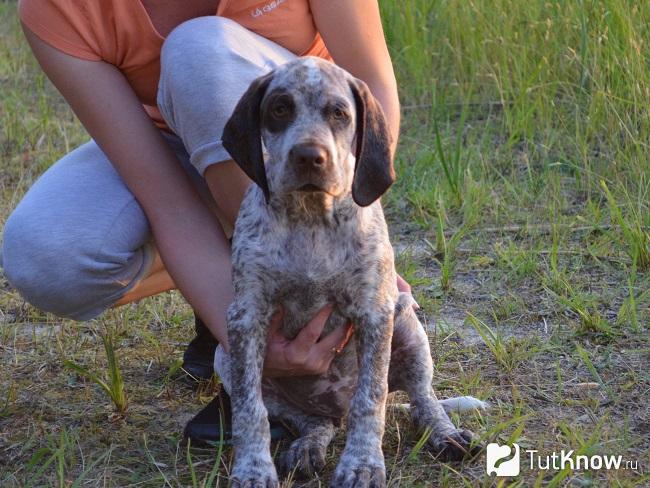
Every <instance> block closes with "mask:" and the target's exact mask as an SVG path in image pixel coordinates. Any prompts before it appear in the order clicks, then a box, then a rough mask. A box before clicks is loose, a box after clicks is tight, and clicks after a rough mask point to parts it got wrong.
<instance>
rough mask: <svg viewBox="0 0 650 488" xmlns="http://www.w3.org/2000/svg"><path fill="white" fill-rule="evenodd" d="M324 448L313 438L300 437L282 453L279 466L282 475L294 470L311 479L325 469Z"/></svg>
mask: <svg viewBox="0 0 650 488" xmlns="http://www.w3.org/2000/svg"><path fill="white" fill-rule="evenodd" d="M325 451H326V448H325V447H323V446H322V445H321V443H319V442H318V440H317V439H314V438H313V437H309V436H305V437H300V438H298V439H296V440H295V441H293V442H292V443H291V446H289V449H287V450H286V451H285V452H284V453H282V457H281V460H280V466H281V468H282V471H283V472H284V473H289V472H291V471H293V470H294V469H295V470H297V472H298V473H300V474H301V475H303V476H305V477H310V478H311V477H313V476H314V475H315V474H317V473H320V472H321V471H322V470H323V468H324V467H325Z"/></svg>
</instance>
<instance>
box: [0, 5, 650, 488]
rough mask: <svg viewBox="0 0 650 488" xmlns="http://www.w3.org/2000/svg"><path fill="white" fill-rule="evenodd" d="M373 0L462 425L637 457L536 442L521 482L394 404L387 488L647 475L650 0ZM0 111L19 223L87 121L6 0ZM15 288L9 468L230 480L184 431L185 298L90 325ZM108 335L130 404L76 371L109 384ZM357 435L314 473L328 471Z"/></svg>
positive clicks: (136, 480) (41, 473) (417, 280)
mask: <svg viewBox="0 0 650 488" xmlns="http://www.w3.org/2000/svg"><path fill="white" fill-rule="evenodd" d="M381 6H382V13H383V18H384V23H385V28H386V34H387V37H388V40H389V44H390V48H391V52H392V55H393V61H394V64H395V67H396V70H397V74H398V78H399V85H400V90H401V100H402V105H403V130H402V136H401V144H400V148H399V151H398V157H397V167H398V176H399V181H398V183H397V184H396V185H395V187H394V188H393V189H392V191H391V192H390V194H389V195H388V196H387V197H386V198H385V199H384V205H385V208H386V212H387V216H388V219H389V222H390V227H391V232H392V239H393V243H394V245H395V248H396V250H397V255H398V258H397V264H398V268H399V270H400V271H401V272H402V274H403V275H404V276H405V277H406V278H407V280H409V281H410V282H411V283H412V284H413V285H414V290H415V295H416V298H417V300H418V302H419V303H420V305H421V306H422V310H421V318H422V319H423V321H424V322H426V324H427V325H428V326H429V327H430V331H431V344H432V352H433V355H434V361H435V364H436V366H437V369H436V374H435V380H436V388H437V391H438V393H439V395H440V396H442V397H447V396H453V395H458V394H469V395H474V396H477V397H479V398H481V399H485V400H487V401H489V402H490V404H491V405H492V408H491V409H490V410H489V411H487V412H486V413H483V414H475V415H469V416H464V417H462V418H460V419H459V418H456V419H455V421H457V422H460V423H461V424H462V425H463V426H464V427H467V428H470V429H473V430H474V431H475V432H477V433H478V434H479V435H481V437H482V438H483V440H484V441H485V442H486V443H487V442H501V443H504V442H517V443H519V444H520V446H521V448H522V449H537V450H538V451H539V453H540V454H541V455H544V456H545V455H547V454H551V453H552V452H553V451H555V452H558V453H559V452H560V450H562V449H563V450H565V451H568V450H571V449H573V450H574V451H575V453H576V454H587V455H593V454H608V455H621V456H622V457H623V459H625V460H630V461H633V462H636V468H637V469H620V470H604V469H602V470H589V471H588V470H575V471H574V470H570V469H565V470H540V469H530V468H529V467H527V462H526V461H527V458H524V459H525V460H522V472H521V475H520V476H518V477H513V478H501V479H495V478H494V477H492V478H491V477H489V476H487V475H486V473H485V460H484V457H483V456H482V457H480V458H479V459H476V460H473V461H470V462H467V463H464V464H462V465H459V464H444V463H440V462H438V461H436V460H435V459H434V458H433V457H432V456H431V455H430V454H428V453H426V452H425V451H424V450H418V449H417V448H414V446H416V441H417V439H415V438H414V436H413V433H412V432H411V429H410V426H409V422H408V417H407V415H406V414H405V413H403V412H401V411H399V410H396V409H392V408H391V409H390V410H389V415H388V422H387V430H386V436H385V440H384V451H385V455H386V466H387V470H388V476H389V479H390V486H395V487H398V486H400V487H411V486H413V487H430V486H441V487H474V486H477V487H487V486H520V487H532V486H580V487H586V486H615V487H619V486H620V487H632V486H650V407H649V406H648V403H649V402H650V334H649V330H648V329H649V325H648V324H649V323H650V209H649V206H650V67H649V65H648V59H650V3H648V2H637V1H632V0H629V1H627V0H598V1H597V0H574V1H566V2H564V1H551V0H529V1H527V2H524V1H516V0H467V1H461V0H409V1H408V2H393V1H390V0H384V1H382V2H381ZM0 127H1V129H2V130H1V132H0V158H1V161H2V165H1V166H0V192H1V193H0V220H1V221H2V222H4V220H5V219H6V217H7V216H8V215H9V213H10V212H11V210H12V208H13V207H14V206H15V205H16V203H17V202H18V201H19V199H20V198H21V196H22V195H23V194H24V192H25V191H26V190H27V188H29V186H30V185H31V183H32V182H33V181H34V180H35V179H36V178H37V177H38V175H39V174H40V173H41V172H43V171H44V170H45V169H46V168H47V167H48V165H50V164H51V163H52V162H53V161H55V160H56V159H57V158H59V157H60V156H61V155H63V154H65V153H66V152H68V151H69V150H70V149H72V148H74V147H75V146H76V145H78V144H80V143H81V142H83V141H84V140H85V139H86V138H87V136H86V134H85V133H84V131H83V129H82V128H81V126H80V124H79V123H78V122H77V121H76V120H75V118H74V117H73V115H72V114H71V112H70V110H69V109H68V108H67V107H66V105H65V103H64V102H63V101H62V99H61V97H60V96H58V94H57V93H56V92H55V90H54V89H53V88H52V86H51V85H50V84H49V83H48V82H47V81H46V79H45V78H44V76H43V74H41V73H40V72H39V69H38V67H37V65H36V63H35V61H34V60H33V59H32V56H31V54H30V52H29V50H28V48H27V46H26V44H25V42H24V40H23V38H22V36H21V33H20V29H19V26H18V21H17V17H16V15H15V4H14V3H11V2H9V3H6V2H0ZM1 290H2V292H1V294H0V361H1V362H2V364H3V365H4V366H3V374H2V375H0V486H2V487H22V486H49V485H53V486H60V487H63V486H66V487H67V486H146V487H149V486H152V487H153V486H173V487H175V486H214V484H215V483H216V484H218V485H219V486H227V484H228V483H227V473H228V469H229V466H230V463H231V461H232V454H231V451H230V449H228V448H226V449H224V450H222V451H217V450H195V449H192V450H190V451H188V450H187V449H186V448H184V447H183V446H182V445H180V444H179V440H180V437H181V432H182V428H183V426H184V424H185V422H186V421H187V420H189V418H191V416H192V415H193V414H194V413H195V412H197V411H198V410H199V409H200V408H201V407H202V406H203V405H204V404H205V403H207V402H208V401H209V400H210V399H211V398H212V396H213V395H214V393H215V392H216V391H218V383H217V382H211V383H200V384H197V383H194V382H192V381H190V380H189V379H188V378H187V376H186V375H185V374H184V373H183V372H182V371H181V370H179V360H180V358H181V355H182V351H183V347H184V344H185V343H186V342H187V340H188V339H189V338H190V337H191V334H192V313H191V310H190V308H189V307H188V306H187V305H186V304H185V302H184V301H183V300H182V298H181V297H180V295H179V294H177V293H169V294H165V295H163V296H159V297H155V298H152V299H148V300H144V301H142V302H141V303H139V304H137V305H132V306H127V307H125V308H120V309H117V310H111V311H109V312H107V313H106V314H105V315H104V316H102V317H101V318H99V319H97V320H94V321H91V322H87V323H75V322H72V321H65V320H60V319H58V318H56V317H54V316H50V315H46V314H43V313H42V312H40V311H38V310H36V309H34V308H33V307H31V306H29V305H28V304H26V303H25V302H24V301H23V300H21V298H20V297H19V296H18V295H17V293H16V292H15V291H13V290H12V289H11V288H10V287H9V286H8V285H7V283H6V281H4V280H3V281H2V288H1ZM100 334H108V335H110V337H111V340H110V345H111V346H112V347H113V348H114V350H115V355H116V361H117V366H118V367H119V369H120V370H121V375H122V377H123V381H124V391H125V393H126V396H127V399H128V409H127V410H126V413H124V414H120V413H117V412H116V411H115V409H114V407H113V402H112V401H111V398H110V397H109V396H108V395H107V394H106V392H105V391H104V390H103V389H102V388H100V387H99V386H98V385H97V384H96V383H95V382H93V381H91V380H89V379H87V378H86V376H84V375H83V374H81V373H80V372H79V371H78V370H75V369H73V368H71V367H69V366H65V364H66V361H68V362H73V363H75V364H77V365H79V366H81V367H83V368H86V369H87V370H89V371H90V372H92V373H95V374H97V375H99V376H100V377H101V378H106V379H108V378H109V370H110V368H109V367H108V364H109V362H108V358H107V355H106V352H105V348H104V345H103V342H102V339H101V336H100ZM110 350H111V348H110V347H109V351H110ZM68 364H69V363H68ZM114 371H115V370H114ZM117 380H118V381H117V382H118V383H119V378H117ZM343 442H344V436H343V434H339V435H338V436H337V438H336V439H335V442H334V443H333V446H332V447H331V448H330V451H329V458H328V468H327V471H326V473H325V475H324V477H323V478H322V479H321V480H316V481H313V482H311V483H310V484H309V485H307V486H314V487H315V486H321V485H322V486H327V480H329V474H330V473H331V470H332V469H333V467H334V465H335V463H336V459H337V457H338V455H339V454H340V452H341V448H342V445H343ZM632 467H634V464H633V465H632ZM285 486H300V485H299V484H298V483H293V482H291V481H288V482H287V483H286V485H285Z"/></svg>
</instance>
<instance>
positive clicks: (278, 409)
mask: <svg viewBox="0 0 650 488" xmlns="http://www.w3.org/2000/svg"><path fill="white" fill-rule="evenodd" d="M264 405H265V406H266V408H267V410H268V412H269V417H270V418H273V419H277V420H280V421H283V422H286V423H288V424H289V425H290V426H291V427H292V428H293V429H295V431H296V432H297V433H298V435H299V437H298V438H297V439H295V440H294V441H293V442H292V443H291V445H290V446H289V449H287V450H286V451H284V452H283V453H282V455H281V456H280V471H281V472H283V473H284V474H288V473H290V472H291V471H293V470H296V471H297V472H298V473H299V474H300V475H302V476H304V477H309V478H311V477H313V476H314V475H315V474H317V473H319V472H321V471H322V470H323V468H324V467H325V454H326V452H327V446H329V443H330V442H331V441H332V438H333V437H334V431H335V429H334V423H333V421H332V419H330V418H327V417H319V416H316V415H309V414H306V413H304V412H303V411H302V410H300V409H298V408H297V407H295V406H293V405H291V404H290V403H288V402H286V400H284V398H282V397H280V396H279V395H278V394H276V393H274V392H270V391H269V390H267V389H265V390H264Z"/></svg>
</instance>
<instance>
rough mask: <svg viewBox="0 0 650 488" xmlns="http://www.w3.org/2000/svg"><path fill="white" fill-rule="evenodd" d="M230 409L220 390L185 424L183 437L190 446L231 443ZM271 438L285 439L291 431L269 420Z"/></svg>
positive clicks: (224, 394) (223, 393)
mask: <svg viewBox="0 0 650 488" xmlns="http://www.w3.org/2000/svg"><path fill="white" fill-rule="evenodd" d="M231 419H232V410H231V407H230V397H229V396H228V394H227V393H226V392H225V391H223V390H221V392H219V394H218V395H217V396H216V397H214V398H213V399H212V401H211V402H210V403H208V404H207V405H206V406H205V407H203V409H202V410H201V411H200V412H199V413H197V414H196V416H195V417H194V418H193V419H192V420H190V421H189V422H188V423H187V425H186V426H185V431H184V432H183V437H184V438H185V441H186V442H187V441H189V442H191V445H192V446H197V447H212V446H215V445H219V444H220V443H223V444H232V430H231V425H232V423H231ZM270 424H271V440H274V441H275V440H280V439H285V438H288V437H292V436H291V432H289V430H287V429H286V427H284V425H282V424H280V423H279V422H274V421H271V422H270Z"/></svg>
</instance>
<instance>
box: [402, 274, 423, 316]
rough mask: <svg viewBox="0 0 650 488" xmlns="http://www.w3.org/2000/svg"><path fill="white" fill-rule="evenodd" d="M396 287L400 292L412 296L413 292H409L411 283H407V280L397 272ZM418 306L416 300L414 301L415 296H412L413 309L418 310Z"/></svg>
mask: <svg viewBox="0 0 650 488" xmlns="http://www.w3.org/2000/svg"><path fill="white" fill-rule="evenodd" d="M397 289H398V290H399V291H400V293H408V294H409V295H411V296H413V293H412V292H411V285H409V284H408V283H407V281H406V280H405V279H404V278H402V277H401V276H400V275H399V274H398V275H397ZM419 308H420V305H418V302H416V301H415V297H413V310H418V309H419Z"/></svg>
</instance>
